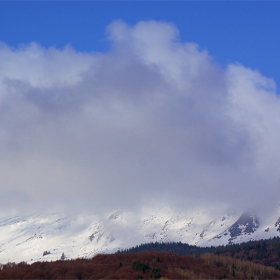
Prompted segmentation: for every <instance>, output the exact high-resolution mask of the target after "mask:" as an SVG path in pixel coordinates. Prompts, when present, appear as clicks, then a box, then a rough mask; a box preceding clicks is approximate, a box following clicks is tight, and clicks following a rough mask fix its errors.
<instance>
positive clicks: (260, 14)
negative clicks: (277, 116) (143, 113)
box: [0, 1, 280, 84]
mask: <svg viewBox="0 0 280 280" xmlns="http://www.w3.org/2000/svg"><path fill="white" fill-rule="evenodd" d="M279 8H280V3H279V2H278V1H197V2H196V1H22V2H21V1H13V2H8V1H2V2H0V18H1V20H0V41H2V42H5V43H6V44H8V45H9V46H14V47H17V46H18V45H19V44H21V43H30V42H34V41H35V42H37V43H39V44H41V45H42V46H44V47H49V46H56V47H58V48H62V47H64V46H65V45H66V44H71V45H72V46H73V48H74V49H75V50H77V51H86V52H89V51H104V50H107V49H108V47H109V45H108V40H107V39H106V32H105V29H106V26H107V25H108V24H110V23H111V22H112V21H113V20H116V19H122V20H123V21H125V22H127V23H128V24H132V25H134V24H136V23H137V22H138V21H140V20H151V19H153V20H158V21H167V22H172V23H174V24H175V25H176V26H177V27H178V29H179V31H180V38H181V41H182V42H195V43H197V44H198V45H199V46H200V48H201V49H207V50H208V51H209V54H210V55H211V56H213V57H214V59H215V60H216V61H217V62H219V63H220V64H222V65H223V66H224V65H226V64H227V63H229V62H231V63H233V62H239V63H241V64H243V65H245V66H246V67H250V68H253V69H259V70H260V72H261V73H262V74H263V75H265V76H267V77H271V78H274V79H275V80H276V82H277V84H279V83H280V74H279V73H280V69H279V61H280V52H279V46H280V28H279V25H280V19H279Z"/></svg>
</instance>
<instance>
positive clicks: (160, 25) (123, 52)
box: [0, 21, 280, 214]
mask: <svg viewBox="0 0 280 280" xmlns="http://www.w3.org/2000/svg"><path fill="white" fill-rule="evenodd" d="M106 32H107V35H108V40H110V43H111V48H110V50H109V51H108V52H104V53H97V52H91V53H81V52H77V51H75V50H74V49H72V47H71V46H66V47H65V48H64V49H56V48H55V47H53V48H48V49H46V48H44V47H42V46H40V45H39V44H37V43H30V44H28V45H21V46H19V47H18V48H17V49H14V48H11V47H9V46H7V45H6V44H5V43H2V44H1V45H0V118H1V122H0V151H1V158H0V178H1V179H0V182H1V184H0V192H1V193H0V202H1V203H0V205H1V206H0V207H1V211H2V212H19V211H55V210H59V211H70V210H71V211H76V212H79V211H86V212H92V213H99V214H104V213H107V212H110V211H114V210H119V209H131V210H133V211H136V210H139V209H141V207H144V206H149V205H153V204H155V203H163V204H168V205H171V206H172V207H174V208H177V209H181V210H186V209H188V208H191V207H197V206H202V207H213V206H217V207H218V206H222V205H223V206H226V207H228V208H235V209H239V210H240V209H244V210H245V209H249V208H250V209H261V210H262V211H264V210H266V211H270V209H269V207H272V205H275V204H276V203H277V200H276V199H277V197H279V194H280V188H279V178H280V176H279V169H280V150H279V148H278V144H279V143H280V130H279V127H280V103H279V96H278V94H277V89H276V85H275V83H274V81H273V80H272V79H269V78H267V77H264V76H263V75H262V74H261V73H260V72H259V71H258V70H256V69H250V68H248V67H246V66H244V65H242V64H241V63H242V62H236V63H233V64H229V65H227V67H226V68H223V67H221V66H220V65H219V64H218V62H217V61H216V60H215V58H213V57H211V55H210V54H208V52H207V50H201V49H200V48H199V46H198V45H197V44H195V43H192V42H181V41H180V36H179V30H177V28H176V26H174V25H173V24H172V23H165V22H156V21H147V22H139V23H137V24H136V25H135V26H129V25H127V24H126V23H125V22H122V21H114V22H112V23H111V24H110V25H109V26H108V27H107V29H106Z"/></svg>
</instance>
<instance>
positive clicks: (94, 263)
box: [0, 238, 280, 280]
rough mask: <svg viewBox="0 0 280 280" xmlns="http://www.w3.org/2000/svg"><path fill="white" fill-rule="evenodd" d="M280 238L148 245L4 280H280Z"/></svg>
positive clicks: (21, 269) (46, 265)
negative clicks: (216, 244)
mask: <svg viewBox="0 0 280 280" xmlns="http://www.w3.org/2000/svg"><path fill="white" fill-rule="evenodd" d="M279 252H280V238H273V239H269V240H260V241H251V242H247V243H242V244H236V245H227V246H219V247H208V248H206V247H205V248H200V247H196V246H191V245H188V244H183V243H180V242H178V243H157V242H156V243H149V244H142V245H139V246H136V247H134V248H130V249H127V250H123V251H119V252H117V253H115V254H99V255H97V256H95V257H93V258H91V259H76V260H67V259H64V260H58V261H52V262H35V263H33V264H27V263H25V262H21V263H18V264H16V263H7V264H5V265H3V266H2V268H1V270H0V279H250V280H253V279H280V269H279V267H280V257H279V255H280V253H279Z"/></svg>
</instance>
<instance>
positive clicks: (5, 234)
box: [0, 206, 280, 263]
mask: <svg viewBox="0 0 280 280" xmlns="http://www.w3.org/2000/svg"><path fill="white" fill-rule="evenodd" d="M210 212H211V211H207V210H199V211H188V212H182V211H176V210H174V209H172V208H171V207H167V206H166V207H161V208H155V209H152V210H145V211H144V210H143V211H142V212H141V213H138V214H136V213H133V212H131V211H124V210H122V211H118V212H114V213H112V214H110V215H108V216H107V217H101V218H100V217H98V216H95V215H89V214H84V215H70V214H69V215H65V214H62V213H52V214H37V215H34V214H26V215H23V214H22V215H15V216H10V217H3V218H0V263H7V262H21V261H26V262H28V263H32V262H35V261H49V260H57V259H61V258H62V259H74V258H84V257H92V256H94V255H96V254H98V253H111V252H115V251H117V250H121V249H124V248H129V247H132V246H136V245H138V244H143V243H149V242H156V241H157V242H172V241H174V242H178V241H181V242H183V243H188V244H192V245H198V246H217V245H226V244H235V243H241V242H245V241H249V240H259V239H268V238H271V237H274V236H280V213H279V209H278V208H277V211H275V215H272V216H271V215H270V216H269V217H268V218H266V219H264V218H259V217H258V216H257V215H256V214H255V213H253V212H251V211H247V212H244V213H237V212H227V213H221V214H220V215H216V216H213V215H211V213H210Z"/></svg>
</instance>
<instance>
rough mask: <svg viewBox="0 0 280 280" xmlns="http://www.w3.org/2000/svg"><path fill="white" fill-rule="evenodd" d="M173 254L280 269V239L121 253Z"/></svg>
mask: <svg viewBox="0 0 280 280" xmlns="http://www.w3.org/2000/svg"><path fill="white" fill-rule="evenodd" d="M149 251H158V252H173V253H177V254H179V255H181V256H183V255H195V256H199V255H201V254H202V253H206V252H207V253H213V254H217V255H222V256H229V257H232V258H234V259H240V260H248V261H252V262H254V263H259V264H263V265H267V266H273V267H274V268H276V269H280V238H279V237H274V238H272V239H267V240H259V241H249V242H246V243H241V244H234V245H226V246H218V247H198V246H192V245H189V244H184V243H181V242H171V243H159V242H155V243H148V244H141V245H139V246H136V247H132V248H129V249H126V250H122V251H119V252H120V253H132V252H133V253H136V252H149Z"/></svg>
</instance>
